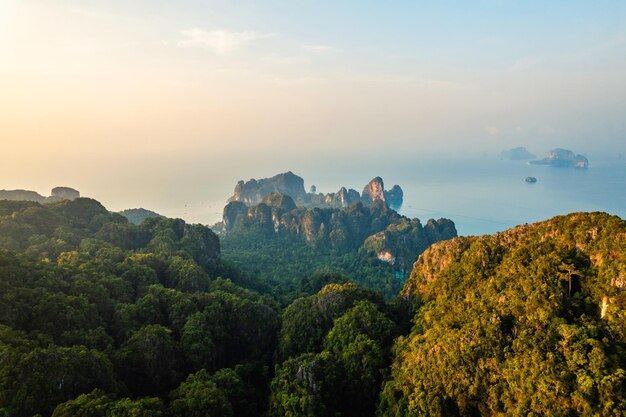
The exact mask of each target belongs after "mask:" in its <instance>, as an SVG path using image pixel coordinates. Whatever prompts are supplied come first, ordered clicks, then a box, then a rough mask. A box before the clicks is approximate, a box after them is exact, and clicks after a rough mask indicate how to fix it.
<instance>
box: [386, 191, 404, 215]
mask: <svg viewBox="0 0 626 417" xmlns="http://www.w3.org/2000/svg"><path fill="white" fill-rule="evenodd" d="M385 200H386V201H387V204H389V207H391V208H392V209H394V210H398V209H400V207H402V202H403V201H404V191H402V188H400V186H399V185H394V186H393V187H391V190H389V191H385Z"/></svg>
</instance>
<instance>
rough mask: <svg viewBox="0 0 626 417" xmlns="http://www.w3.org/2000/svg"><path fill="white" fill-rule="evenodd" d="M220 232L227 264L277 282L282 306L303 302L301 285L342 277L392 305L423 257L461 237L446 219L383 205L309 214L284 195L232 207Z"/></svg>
mask: <svg viewBox="0 0 626 417" xmlns="http://www.w3.org/2000/svg"><path fill="white" fill-rule="evenodd" d="M216 226H217V227H216V230H217V231H218V233H219V235H220V240H221V243H222V253H223V257H224V259H225V260H226V261H228V262H229V263H231V264H233V265H235V266H236V267H237V268H238V269H240V270H242V271H245V272H248V273H251V274H254V275H255V276H257V277H259V278H260V279H262V280H263V282H266V283H271V285H272V286H274V287H275V291H273V293H274V295H275V296H276V297H277V298H279V299H282V300H283V304H286V303H288V302H290V301H292V300H293V299H294V298H295V297H297V296H298V285H299V283H300V281H301V280H302V279H304V278H306V277H308V276H311V275H312V274H315V273H323V272H337V271H338V272H341V273H343V274H345V275H348V276H349V277H350V278H351V279H352V280H354V282H356V283H358V284H359V285H362V286H364V287H366V288H370V289H372V290H375V291H380V292H381V293H382V294H383V295H384V296H385V297H386V298H387V299H388V300H390V299H392V298H393V297H395V296H396V295H397V294H398V292H399V291H400V289H401V288H402V285H403V283H404V280H405V278H406V277H408V275H409V273H410V272H411V268H412V265H413V263H414V262H415V261H416V260H417V257H418V256H419V254H420V253H422V252H423V251H424V250H425V249H426V248H427V247H428V246H430V245H431V244H433V243H435V242H438V241H440V240H445V239H449V238H452V237H455V236H456V235H457V232H456V228H455V226H454V223H453V222H452V221H450V220H448V219H439V220H433V219H430V220H428V221H427V222H426V224H425V225H422V224H421V222H420V220H419V219H409V218H407V217H405V216H402V215H400V214H398V213H397V212H396V211H394V210H392V209H390V208H389V207H388V205H387V204H386V203H385V202H383V201H379V200H377V201H375V202H374V203H372V204H371V205H369V206H365V205H363V204H362V203H360V202H358V203H355V204H352V205H350V206H348V207H346V208H344V209H339V208H306V207H296V205H295V203H294V202H293V200H292V199H291V197H289V196H287V195H284V194H280V193H271V194H269V195H267V196H266V197H265V198H264V199H263V200H262V202H261V203H260V204H257V205H255V206H251V207H248V206H246V205H245V204H244V203H242V202H240V201H232V202H230V203H229V204H228V205H227V206H226V207H225V208H224V215H223V222H222V223H221V224H218V225H216Z"/></svg>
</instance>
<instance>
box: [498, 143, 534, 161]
mask: <svg viewBox="0 0 626 417" xmlns="http://www.w3.org/2000/svg"><path fill="white" fill-rule="evenodd" d="M536 157H537V156H536V155H534V154H532V153H530V152H528V150H527V149H526V148H524V147H523V146H519V147H517V148H513V149H507V150H504V151H502V152H500V158H501V159H510V160H511V161H522V160H525V159H533V158H536Z"/></svg>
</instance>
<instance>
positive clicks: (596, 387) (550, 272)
mask: <svg viewBox="0 0 626 417" xmlns="http://www.w3.org/2000/svg"><path fill="white" fill-rule="evenodd" d="M624 282H626V222H625V221H624V220H622V219H620V218H619V217H617V216H611V215H608V214H606V213H573V214H569V215H566V216H558V217H555V218H553V219H550V220H547V221H544V222H540V223H536V224H532V225H524V226H518V227H516V228H513V229H510V230H507V231H504V232H501V233H497V234H495V235H492V236H479V237H460V238H455V239H451V240H448V241H445V242H440V243H437V244H434V245H432V246H431V247H430V248H429V249H427V250H426V251H425V252H424V253H423V254H422V255H421V256H420V257H419V260H418V261H417V262H416V263H415V266H414V268H413V272H412V273H411V276H410V278H409V279H408V280H407V281H406V283H405V286H404V289H403V291H402V293H401V296H402V297H403V298H404V299H405V300H408V301H412V300H415V301H417V300H419V303H420V305H421V307H420V309H419V310H418V311H417V313H416V315H415V317H414V319H413V323H415V326H414V328H413V330H412V331H411V334H409V335H408V336H407V337H405V338H404V339H402V340H401V341H399V342H398V344H397V346H396V347H395V352H396V357H395V360H394V364H393V366H392V370H393V371H392V376H391V379H390V380H389V381H388V382H387V384H386V386H385V387H384V389H383V392H384V393H385V394H383V397H384V398H383V400H382V402H381V404H382V408H381V410H380V411H381V415H434V416H444V415H459V416H469V415H481V416H500V415H520V414H524V415H530V414H533V415H546V414H550V412H552V411H554V410H559V413H561V414H562V415H568V414H572V415H577V414H584V415H596V414H598V415H602V414H603V413H604V410H607V408H606V407H605V404H612V405H611V410H612V411H615V410H623V406H624V404H626V403H625V402H624V396H623V394H624V370H625V369H626V360H625V359H624V358H625V356H624V354H623V352H624V351H623V347H624V346H626V320H625V318H626V285H625V284H624ZM596 364H602V365H601V366H597V365H596ZM530 380H532V383H526V382H524V381H530ZM547 386H552V387H560V388H559V389H558V390H546V389H545V388H544V387H547ZM573 399H576V400H575V401H574V400H573ZM612 411H611V412H612ZM617 413H618V414H619V411H617ZM609 414H610V412H609Z"/></svg>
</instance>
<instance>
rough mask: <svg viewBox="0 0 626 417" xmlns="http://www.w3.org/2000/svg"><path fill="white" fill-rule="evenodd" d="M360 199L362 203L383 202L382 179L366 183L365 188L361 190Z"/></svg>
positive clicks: (383, 186)
mask: <svg viewBox="0 0 626 417" xmlns="http://www.w3.org/2000/svg"><path fill="white" fill-rule="evenodd" d="M361 198H362V199H363V202H364V203H373V202H374V201H376V200H380V201H383V202H385V201H386V200H385V185H384V183H383V179H382V178H380V177H376V178H374V179H373V180H371V181H370V182H368V183H367V185H366V186H365V188H363V192H362V193H361Z"/></svg>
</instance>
